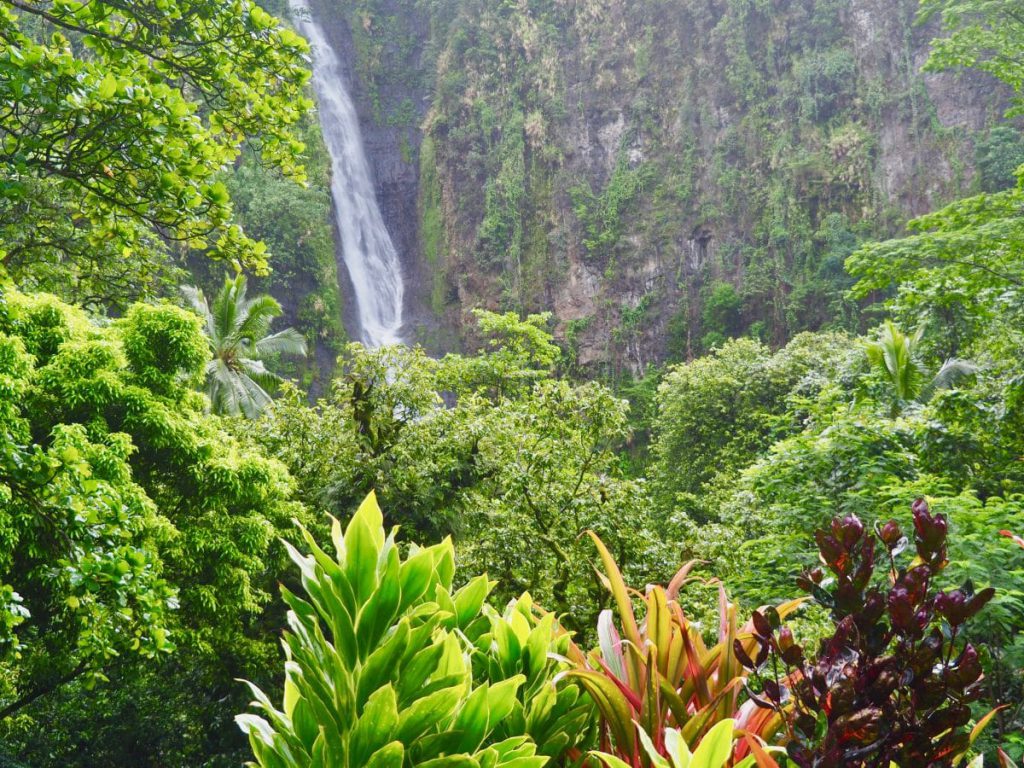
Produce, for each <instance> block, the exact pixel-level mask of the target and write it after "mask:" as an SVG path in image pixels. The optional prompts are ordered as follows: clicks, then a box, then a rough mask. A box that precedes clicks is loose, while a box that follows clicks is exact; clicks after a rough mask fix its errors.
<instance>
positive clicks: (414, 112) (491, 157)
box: [315, 0, 1006, 374]
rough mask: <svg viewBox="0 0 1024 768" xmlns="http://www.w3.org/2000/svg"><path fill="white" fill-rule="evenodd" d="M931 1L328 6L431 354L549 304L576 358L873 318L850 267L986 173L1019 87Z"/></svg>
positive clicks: (600, 360)
mask: <svg viewBox="0 0 1024 768" xmlns="http://www.w3.org/2000/svg"><path fill="white" fill-rule="evenodd" d="M916 7H917V0H632V1H631V2H623V1H622V0H316V3H315V9H316V12H317V13H318V14H322V16H321V18H330V19H332V20H333V23H332V25H331V26H332V29H333V34H334V35H335V43H336V45H338V47H339V48H340V50H342V51H343V52H344V55H345V56H346V58H347V60H348V61H349V62H350V64H351V67H352V74H353V80H354V82H355V88H354V90H355V93H356V96H357V99H358V101H359V104H360V105H361V107H360V108H361V112H362V116H363V123H364V135H365V136H366V141H367V150H368V152H369V154H370V156H371V160H372V163H373V166H374V168H375V172H376V175H377V183H378V188H379V193H380V197H381V201H382V205H383V208H384V212H385V216H386V218H387V221H388V224H389V227H391V230H392V235H393V237H394V239H395V241H396V243H397V244H398V246H399V248H400V250H401V252H402V253H403V255H404V259H405V263H406V269H407V271H408V274H409V276H410V279H409V281H408V282H409V284H410V287H411V288H412V291H411V293H412V297H411V299H410V301H411V303H412V306H411V307H409V308H408V311H409V313H410V315H411V316H412V317H414V318H415V320H416V326H417V333H418V337H419V339H420V340H421V341H423V342H424V343H426V344H427V345H428V347H432V348H434V349H442V348H445V347H450V346H453V345H455V344H457V343H458V341H459V339H460V338H461V336H462V328H463V321H464V319H465V318H466V316H467V313H468V311H469V310H470V309H472V308H473V307H476V306H486V307H489V308H507V309H517V310H520V311H539V310H548V309H550V310H552V311H553V312H554V314H555V317H556V322H557V329H558V333H559V335H560V336H561V337H562V338H563V339H564V340H565V341H566V343H567V346H568V348H569V349H570V351H571V353H572V355H573V359H574V361H575V363H576V364H577V365H578V366H580V368H582V369H586V370H589V371H598V372H600V371H602V370H604V371H607V372H609V373H613V374H615V373H619V372H633V373H635V372H638V371H639V370H641V369H642V368H643V367H644V366H645V365H646V364H648V363H650V362H654V361H660V360H664V359H666V358H684V357H687V356H691V355H694V354H699V353H701V352H703V351H705V350H706V349H708V348H709V347H711V346H713V345H714V344H715V343H717V342H718V341H719V340H720V339H721V338H722V337H724V336H729V335H737V334H752V335H756V336H759V337H761V338H763V339H765V340H766V341H768V342H771V343H776V344H777V343H782V342H783V341H785V340H786V339H787V338H788V337H789V336H791V335H792V334H793V333H795V332H797V331H799V330H803V329H814V328H819V327H823V326H844V325H845V326H850V325H855V324H856V323H857V322H858V319H857V318H858V312H857V307H854V306H851V305H850V304H849V302H848V300H847V299H846V298H845V296H844V291H845V288H846V285H847V280H846V277H845V275H844V273H843V269H842V263H843V260H844V258H845V256H846V255H847V254H848V253H849V252H850V251H851V250H852V249H853V248H854V247H855V246H856V244H857V243H858V242H861V241H863V240H864V239H868V238H873V237H879V236H885V235H888V234H892V233H895V232H897V231H899V228H900V227H901V226H902V224H903V222H904V221H905V220H906V219H907V218H908V217H910V216H913V215H915V214H919V213H922V212H924V211H926V210H929V209H931V208H933V207H935V206H936V205H938V204H941V203H942V202H944V201H947V200H950V199H952V198H954V197H956V196H958V195H961V194H963V193H965V192H967V191H969V190H970V189H971V188H972V186H973V185H975V184H976V183H977V182H976V180H975V178H974V177H975V174H974V163H973V158H974V154H975V144H976V143H977V142H979V141H983V140H984V138H985V136H986V135H987V131H988V129H989V127H990V126H992V125H993V124H994V123H996V122H998V121H999V120H1000V117H1001V114H1002V112H1003V109H1004V106H1005V102H1006V94H1005V93H1004V92H1002V91H1001V90H1000V89H998V88H997V87H996V86H995V84H994V83H993V82H992V81H988V80H986V79H984V77H983V76H979V75H970V76H960V75H956V74H949V73H944V74H922V73H921V71H920V68H921V65H922V64H923V62H924V60H925V59H926V57H927V52H928V43H929V41H930V39H931V38H932V37H934V35H935V34H936V30H935V29H933V28H930V27H928V26H916V25H915V23H914V17H915V10H916Z"/></svg>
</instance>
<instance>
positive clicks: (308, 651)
mask: <svg viewBox="0 0 1024 768" xmlns="http://www.w3.org/2000/svg"><path fill="white" fill-rule="evenodd" d="M302 533H303V536H304V538H305V540H306V543H307V545H308V547H309V549H310V552H311V554H310V555H308V556H307V555H303V554H301V553H300V552H298V551H297V550H295V549H294V548H293V547H291V546H288V545H287V544H286V546H288V549H289V553H290V555H291V557H292V559H293V560H294V561H295V563H296V564H297V565H298V566H299V569H300V570H301V572H302V586H303V589H304V590H305V592H306V594H307V596H308V598H309V599H308V600H305V599H303V598H301V597H298V596H297V595H295V594H292V593H291V592H289V591H288V590H287V589H282V592H283V594H284V599H285V601H286V602H287V603H288V605H289V607H290V608H291V611H290V612H289V614H288V625H289V627H290V628H291V631H290V632H288V633H286V635H285V639H284V647H285V653H286V655H287V662H286V664H285V691H284V703H283V709H282V710H278V709H276V708H275V707H274V706H273V704H272V703H271V702H270V700H269V699H268V698H267V696H266V695H265V694H264V693H263V692H262V691H260V690H259V689H258V688H257V687H256V686H253V685H251V684H250V688H251V689H252V691H253V694H254V695H255V697H256V701H255V702H254V706H256V707H258V708H259V709H261V710H262V711H263V712H264V714H265V715H266V717H265V718H264V717H260V716H257V715H251V714H245V715H239V716H238V717H237V720H238V723H239V725H240V726H241V727H242V729H243V730H244V731H246V732H247V733H248V734H249V740H250V743H251V745H252V749H253V753H254V754H255V756H256V760H257V764H258V765H259V766H263V767H264V768H293V767H297V766H302V768H344V767H345V766H348V767H349V768H401V767H405V768H411V766H420V767H423V768H426V767H431V768H432V767H434V766H442V765H443V766H446V768H448V767H450V768H498V766H504V767H505V768H541V766H544V765H547V764H548V762H549V760H550V759H551V758H554V757H558V756H560V755H561V754H562V753H564V752H572V753H573V754H577V753H578V751H577V750H576V749H575V745H576V744H577V743H578V742H579V741H580V740H581V739H584V738H586V736H587V734H588V733H589V731H590V730H591V727H590V723H591V719H592V718H591V708H590V706H589V702H587V700H586V698H585V697H583V696H581V693H580V691H579V689H578V688H576V687H575V686H572V685H563V686H561V687H559V688H556V686H555V677H556V675H557V674H558V673H559V672H560V671H562V670H564V669H565V668H566V667H567V664H566V663H565V662H562V661H559V660H558V658H557V654H558V652H559V651H560V652H561V653H565V652H566V651H567V650H568V643H569V638H568V636H566V635H564V634H562V633H561V631H560V630H558V629H557V628H556V626H555V624H554V618H553V616H551V615H545V616H538V613H539V612H537V611H535V609H534V607H533V605H532V601H531V600H530V598H529V596H528V595H527V596H524V597H523V598H522V599H520V600H519V601H518V602H516V603H514V604H512V605H511V606H509V608H508V610H507V611H506V612H505V613H504V614H503V615H499V614H498V613H497V612H495V611H494V610H493V609H491V608H490V607H489V606H486V605H485V600H486V598H487V595H488V593H489V592H490V590H491V587H492V586H493V584H492V583H490V582H489V581H488V580H487V577H486V576H480V577H477V578H475V579H473V580H472V581H470V582H469V583H468V584H466V586H464V587H463V588H462V589H460V590H458V591H456V592H454V593H452V577H453V575H454V571H455V565H454V562H455V560H454V551H453V548H452V544H451V541H450V540H447V539H446V540H445V541H444V542H442V543H440V544H437V545H435V546H432V547H428V548H425V549H420V548H417V547H415V546H413V547H412V548H411V549H410V552H409V556H408V557H407V558H406V559H405V560H403V559H402V558H401V557H400V556H399V552H398V547H397V545H396V544H395V539H394V535H395V534H394V532H392V533H391V535H390V536H388V537H385V534H384V529H383V518H382V515H381V512H380V509H379V507H378V506H377V502H376V498H375V497H374V495H373V494H371V495H370V496H369V497H367V499H366V500H365V501H364V502H363V504H362V506H360V508H359V510H358V511H357V512H356V514H355V516H354V517H353V518H352V520H351V522H350V523H349V525H348V528H347V530H346V531H345V533H344V535H342V532H341V526H340V524H339V523H338V522H337V521H336V520H335V521H334V525H333V527H332V532H331V538H332V539H333V542H334V547H335V550H336V557H331V556H329V555H327V554H326V553H325V552H324V551H323V550H321V549H320V548H319V547H318V546H317V545H316V543H315V542H314V541H313V537H312V536H311V535H310V534H309V533H308V532H307V531H306V530H305V529H303V531H302Z"/></svg>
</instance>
